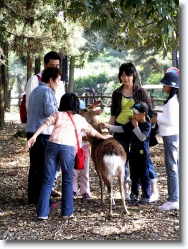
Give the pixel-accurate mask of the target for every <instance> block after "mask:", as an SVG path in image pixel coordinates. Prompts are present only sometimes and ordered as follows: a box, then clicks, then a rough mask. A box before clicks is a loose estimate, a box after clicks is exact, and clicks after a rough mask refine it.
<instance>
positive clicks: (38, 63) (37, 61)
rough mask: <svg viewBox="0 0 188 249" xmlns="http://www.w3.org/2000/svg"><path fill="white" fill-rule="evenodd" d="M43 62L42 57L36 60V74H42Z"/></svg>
mask: <svg viewBox="0 0 188 249" xmlns="http://www.w3.org/2000/svg"><path fill="white" fill-rule="evenodd" d="M40 66H41V60H40V57H38V58H35V74H37V73H39V72H40Z"/></svg>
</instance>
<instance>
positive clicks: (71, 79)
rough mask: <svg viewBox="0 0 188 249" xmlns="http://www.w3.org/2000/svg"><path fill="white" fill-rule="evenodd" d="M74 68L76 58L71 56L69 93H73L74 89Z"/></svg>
mask: <svg viewBox="0 0 188 249" xmlns="http://www.w3.org/2000/svg"><path fill="white" fill-rule="evenodd" d="M74 66H75V56H71V57H70V66H69V84H68V91H69V92H73V88H74Z"/></svg>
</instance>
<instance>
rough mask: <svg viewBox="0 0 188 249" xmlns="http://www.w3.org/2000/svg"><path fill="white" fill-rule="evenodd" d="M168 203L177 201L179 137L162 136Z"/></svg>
mask: <svg viewBox="0 0 188 249" xmlns="http://www.w3.org/2000/svg"><path fill="white" fill-rule="evenodd" d="M162 138H163V144H164V157H165V165H166V175H167V187H168V201H171V202H178V201H179V135H172V136H164V137H162Z"/></svg>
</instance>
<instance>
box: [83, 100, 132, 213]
mask: <svg viewBox="0 0 188 249" xmlns="http://www.w3.org/2000/svg"><path fill="white" fill-rule="evenodd" d="M100 103H101V101H95V102H94V103H93V104H92V105H90V106H89V107H87V108H85V109H83V110H80V114H81V115H82V116H83V117H85V119H86V120H87V122H88V123H90V124H91V125H92V126H93V127H94V128H95V129H96V130H97V131H98V132H100V133H102V132H101V129H100V125H99V119H98V117H99V115H100V114H101V113H102V112H103V110H101V109H100V110H99V109H97V110H96V106H97V105H98V104H100ZM88 140H89V142H90V144H91V158H92V160H93V162H94V165H95V169H96V171H97V173H98V176H99V183H100V188H101V204H102V205H103V204H104V195H103V187H104V186H103V182H104V184H105V185H106V186H107V189H108V194H109V217H110V216H112V205H113V204H114V199H113V177H114V176H116V177H118V180H119V188H120V193H121V198H122V202H123V207H124V211H125V212H126V213H127V214H128V213H129V212H128V210H127V207H126V204H125V190H124V178H125V162H126V158H127V155H126V152H125V150H124V148H123V147H122V145H121V144H120V143H119V142H118V141H117V140H116V139H115V138H109V139H107V140H102V139H98V138H96V137H92V136H88Z"/></svg>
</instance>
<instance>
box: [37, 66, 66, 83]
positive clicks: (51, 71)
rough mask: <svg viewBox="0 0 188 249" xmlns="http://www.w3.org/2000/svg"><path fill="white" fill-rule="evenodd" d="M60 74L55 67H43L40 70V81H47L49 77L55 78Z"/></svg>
mask: <svg viewBox="0 0 188 249" xmlns="http://www.w3.org/2000/svg"><path fill="white" fill-rule="evenodd" d="M59 75H60V76H61V71H60V70H59V68H57V67H48V68H45V69H44V71H43V72H42V79H41V80H42V82H44V83H48V82H49V80H50V78H52V79H53V80H56V79H57V77H58V76H59Z"/></svg>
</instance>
